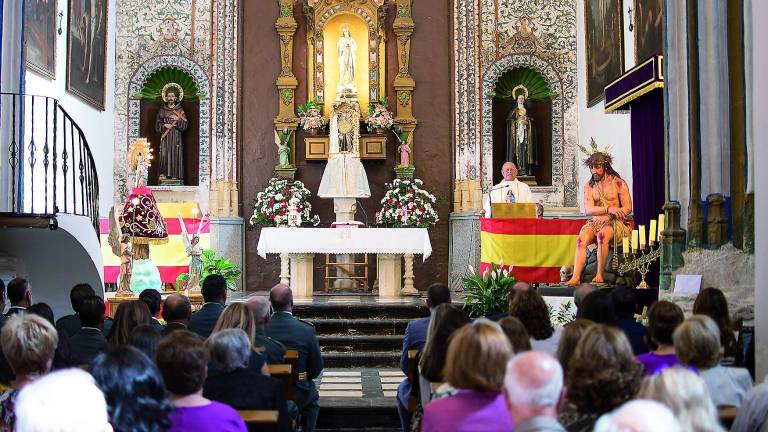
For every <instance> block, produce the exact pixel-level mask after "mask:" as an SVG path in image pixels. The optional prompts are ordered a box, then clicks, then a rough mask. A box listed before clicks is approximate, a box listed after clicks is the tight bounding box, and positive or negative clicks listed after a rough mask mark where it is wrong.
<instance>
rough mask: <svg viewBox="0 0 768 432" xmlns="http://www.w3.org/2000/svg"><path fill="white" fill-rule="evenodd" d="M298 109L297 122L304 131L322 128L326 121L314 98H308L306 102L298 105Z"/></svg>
mask: <svg viewBox="0 0 768 432" xmlns="http://www.w3.org/2000/svg"><path fill="white" fill-rule="evenodd" d="M298 111H299V124H301V128H302V129H304V130H305V131H308V130H312V129H315V130H317V129H322V128H324V127H325V125H326V124H327V123H328V122H327V121H326V120H325V117H323V112H322V110H321V109H320V105H319V104H318V103H317V101H316V100H315V99H310V100H308V101H307V103H305V104H301V105H299V108H298Z"/></svg>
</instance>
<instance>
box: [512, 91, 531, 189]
mask: <svg viewBox="0 0 768 432" xmlns="http://www.w3.org/2000/svg"><path fill="white" fill-rule="evenodd" d="M526 102H527V101H526V99H525V96H524V95H522V94H520V95H518V96H517V103H516V105H515V107H514V108H513V109H512V111H511V112H510V113H509V115H508V116H507V160H508V161H514V162H515V164H516V165H517V170H518V175H520V176H530V175H533V167H534V166H535V165H538V149H537V146H536V129H535V128H534V121H533V118H531V116H530V115H529V113H528V109H527V107H526V105H527V104H526Z"/></svg>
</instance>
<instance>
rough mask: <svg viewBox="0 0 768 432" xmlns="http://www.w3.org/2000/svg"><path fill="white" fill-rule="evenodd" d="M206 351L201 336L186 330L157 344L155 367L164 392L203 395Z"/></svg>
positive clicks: (207, 355)
mask: <svg viewBox="0 0 768 432" xmlns="http://www.w3.org/2000/svg"><path fill="white" fill-rule="evenodd" d="M209 358H210V357H209V354H208V349H206V348H205V345H203V341H202V340H200V336H198V335H197V334H195V333H192V332H190V331H188V330H178V331H175V332H173V333H171V334H169V335H167V336H166V337H164V338H163V339H161V340H160V343H159V344H157V350H156V351H155V363H157V367H158V369H159V370H160V374H161V375H162V376H163V381H164V382H165V388H166V389H167V390H168V391H169V392H170V393H172V394H174V395H177V396H186V395H191V394H194V393H197V392H200V391H202V389H203V383H204V382H205V378H206V376H207V371H208V359H209Z"/></svg>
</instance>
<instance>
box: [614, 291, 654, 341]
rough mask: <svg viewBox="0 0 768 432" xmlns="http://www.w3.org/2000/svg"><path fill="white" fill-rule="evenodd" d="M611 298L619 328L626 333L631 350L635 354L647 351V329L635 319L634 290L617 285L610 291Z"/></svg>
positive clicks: (635, 301) (635, 302)
mask: <svg viewBox="0 0 768 432" xmlns="http://www.w3.org/2000/svg"><path fill="white" fill-rule="evenodd" d="M611 299H612V300H613V306H614V309H615V311H616V318H617V319H618V324H619V328H620V329H622V330H624V334H625V335H627V339H629V343H630V344H631V345H632V352H634V353H635V355H640V354H645V353H647V352H648V347H647V346H646V345H645V338H646V334H647V333H648V331H647V330H646V328H645V326H644V325H642V324H640V323H639V322H637V319H635V308H636V307H637V299H636V298H635V291H634V290H632V288H630V287H626V286H617V287H615V288H614V289H613V291H611Z"/></svg>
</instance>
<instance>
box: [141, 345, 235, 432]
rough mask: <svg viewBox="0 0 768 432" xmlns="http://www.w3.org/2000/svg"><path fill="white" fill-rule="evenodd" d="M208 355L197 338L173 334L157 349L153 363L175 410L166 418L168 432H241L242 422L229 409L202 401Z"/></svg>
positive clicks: (205, 400)
mask: <svg viewBox="0 0 768 432" xmlns="http://www.w3.org/2000/svg"><path fill="white" fill-rule="evenodd" d="M208 360H209V353H208V350H207V349H206V348H205V345H203V341H202V340H200V337H199V336H198V335H197V334H195V333H192V332H190V331H187V330H177V331H174V332H173V333H171V334H169V335H168V336H166V337H164V338H163V339H162V340H161V341H160V343H159V344H158V345H157V352H156V354H155V361H156V363H157V368H158V369H159V370H160V374H161V375H162V377H163V381H164V382H165V388H166V390H167V391H168V394H169V398H170V400H171V403H173V405H174V407H175V409H174V410H173V411H172V412H171V413H170V414H169V415H168V418H169V420H170V423H171V427H170V429H168V430H169V431H170V432H182V431H184V432H197V431H200V432H204V431H213V430H215V431H221V432H232V431H238V432H245V431H246V430H247V429H246V427H245V422H244V421H243V419H242V418H240V416H239V415H238V413H237V411H235V410H234V409H233V408H232V407H229V406H227V405H225V404H223V403H220V402H215V401H211V400H209V399H207V398H205V397H203V384H204V383H205V379H206V376H207V367H208Z"/></svg>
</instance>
